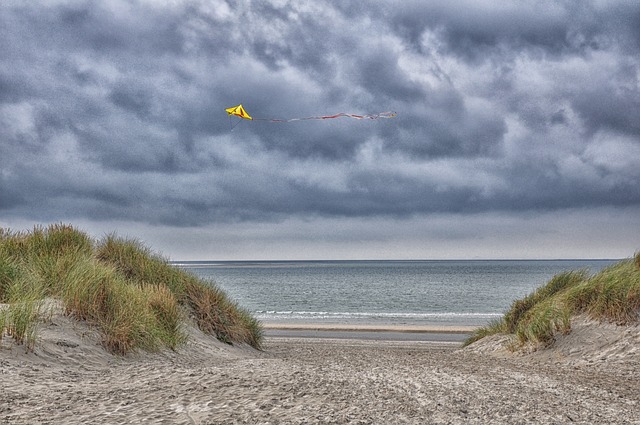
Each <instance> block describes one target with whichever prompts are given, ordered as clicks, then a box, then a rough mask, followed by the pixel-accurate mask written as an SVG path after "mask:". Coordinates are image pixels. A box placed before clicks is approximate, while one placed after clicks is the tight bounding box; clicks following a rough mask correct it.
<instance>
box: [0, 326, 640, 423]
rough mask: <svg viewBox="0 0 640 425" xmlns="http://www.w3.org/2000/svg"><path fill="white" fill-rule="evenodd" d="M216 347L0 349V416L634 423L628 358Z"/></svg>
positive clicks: (295, 343) (421, 348)
mask: <svg viewBox="0 0 640 425" xmlns="http://www.w3.org/2000/svg"><path fill="white" fill-rule="evenodd" d="M216 349H217V348H216ZM220 353H221V354H220V355H216V354H215V353H214V354H213V355H211V352H209V354H206V353H205V354H206V355H203V354H198V355H193V353H190V352H187V353H181V354H178V355H173V354H172V355H153V356H151V357H145V358H133V359H126V360H120V361H114V360H108V361H107V362H106V363H104V364H100V363H99V362H93V363H91V364H89V365H85V366H83V365H82V362H80V363H73V362H68V363H66V362H64V361H63V362H52V361H48V360H47V361H42V362H39V361H38V359H36V360H34V359H33V358H28V359H25V358H23V357H20V356H13V357H12V356H6V355H5V356H3V357H2V356H0V379H1V381H0V382H1V384H0V423H12V424H13V423H15V424H35V423H65V424H80V423H110V424H118V423H123V424H124V423H176V424H242V423H247V424H267V423H269V424H303V423H304V424H316V423H317V424H321V423H322V424H326V423H353V424H389V423H395V424H402V423H408V424H428V423H442V424H445V423H447V424H458V423H460V424H462V423H465V424H467V423H482V424H485V423H494V424H495V423H504V424H514V423H536V424H540V423H585V424H587V423H588V424H597V423H602V424H605V423H606V424H627V423H628V424H631V423H640V384H639V383H640V380H639V379H640V373H639V372H638V371H639V370H640V368H638V365H637V364H629V363H625V364H624V365H618V366H616V367H615V368H613V367H604V366H602V365H601V366H597V367H596V366H594V365H578V366H576V365H574V366H571V365H566V364H565V365H556V364H554V363H553V362H551V361H548V360H545V361H539V362H534V361H532V360H531V359H530V358H521V357H519V358H502V357H494V356H490V355H487V354H482V353H475V352H470V351H459V350H458V349H457V345H453V344H441V343H424V342H379V341H375V342H374V341H360V340H322V339H302V338H299V339H296V338H269V339H268V340H267V344H266V352H264V353H255V352H251V351H247V350H244V351H240V352H233V353H231V354H229V353H228V352H227V351H223V350H222V351H220ZM612 371H613V372H612Z"/></svg>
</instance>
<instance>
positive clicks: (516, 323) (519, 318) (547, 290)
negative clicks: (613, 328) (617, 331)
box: [465, 253, 640, 346]
mask: <svg viewBox="0 0 640 425" xmlns="http://www.w3.org/2000/svg"><path fill="white" fill-rule="evenodd" d="M581 313H586V314H588V315H589V316H590V317H591V318H593V319H596V320H603V321H609V322H614V323H618V324H631V323H637V322H638V321H640V253H636V255H635V257H634V258H633V259H631V260H623V261H621V262H619V263H617V264H614V265H612V266H610V267H608V268H606V269H604V270H602V271H600V272H599V273H598V274H596V275H594V276H589V275H588V274H587V272H586V271H584V270H580V271H569V272H564V273H560V274H558V275H556V276H554V277H553V278H552V279H551V280H550V281H549V282H548V283H547V284H546V285H544V286H542V287H541V288H539V289H537V290H536V291H534V292H533V293H531V294H529V295H527V296H526V297H524V298H523V299H521V300H516V301H514V302H513V304H512V305H511V308H510V309H509V310H508V311H507V312H506V313H505V315H504V316H503V317H502V318H501V319H500V320H498V321H496V322H494V323H491V324H489V325H488V326H485V327H482V328H479V329H478V330H476V331H475V332H474V334H473V335H472V336H471V337H470V338H469V339H468V340H467V341H465V345H469V344H471V343H473V342H475V341H477V340H479V339H482V338H484V337H485V336H489V335H494V334H498V333H501V334H512V335H514V336H515V340H516V341H517V343H518V345H520V346H521V345H524V344H526V343H533V344H540V345H543V346H547V345H550V344H552V343H553V342H554V341H555V335H557V334H558V333H565V334H566V333H569V332H570V331H571V317H572V316H574V315H577V314H581Z"/></svg>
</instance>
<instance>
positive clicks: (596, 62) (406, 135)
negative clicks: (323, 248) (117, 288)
mask: <svg viewBox="0 0 640 425" xmlns="http://www.w3.org/2000/svg"><path fill="white" fill-rule="evenodd" d="M0 12H1V13H0V40H2V41H0V55H1V56H2V57H3V61H2V63H1V64H0V124H1V125H0V189H1V192H0V211H2V214H3V217H6V219H7V220H8V219H9V218H11V219H14V220H17V219H32V220H39V221H44V222H47V221H59V220H102V221H108V220H121V221H127V222H128V221H133V222H141V223H142V222H144V223H150V224H153V225H169V226H205V225H209V224H211V223H234V222H255V223H261V222H272V221H274V220H275V221H278V220H287V219H290V218H292V217H296V218H300V219H305V218H306V219H314V218H318V217H323V219H327V220H329V219H334V218H335V219H337V218H341V217H350V218H358V217H361V218H364V217H368V218H372V219H373V218H376V217H380V218H383V217H386V218H387V219H392V218H400V219H403V220H404V219H407V218H408V217H422V216H428V215H430V214H462V215H464V214H484V213H493V212H501V213H505V212H510V211H511V212H514V213H518V214H519V213H527V212H531V211H537V212H539V211H556V210H563V209H571V208H630V207H637V206H638V204H640V189H639V188H640V184H639V183H640V127H639V124H638V119H637V117H638V111H640V85H639V83H638V81H639V79H640V59H639V57H640V56H638V53H640V48H639V47H640V30H639V29H638V28H640V6H638V5H636V4H635V3H633V2H621V3H617V4H607V3H601V2H595V1H594V2H580V3H576V2H571V1H566V2H555V1H548V2H547V1H543V2H539V1H536V2H533V1H532V2H520V3H518V4H511V5H504V4H503V3H502V2H494V1H467V2H463V3H460V2H456V3H452V4H447V3H425V2H420V1H405V2H402V3H400V2H398V3H397V4H389V3H385V4H372V5H368V6H367V7H363V5H362V4H361V3H360V2H344V1H341V2H275V1H274V2H268V1H254V2H249V1H244V2H233V3H226V2H222V1H219V2H200V1H195V0H194V1H186V0H185V1H182V2H173V3H171V4H164V3H161V2H160V3H156V2H151V1H140V2H127V1H115V0H114V1H106V2H94V1H60V2H27V3H24V2H18V1H6V2H3V3H2V4H1V5H0ZM241 102H242V103H243V104H244V105H245V107H246V108H247V110H248V111H249V113H251V114H253V115H254V116H255V117H257V118H292V117H305V116H313V115H325V114H334V113H338V112H353V113H377V112H382V111H387V110H394V111H397V112H398V116H397V117H396V118H394V119H388V120H376V121H372V120H363V121H357V120H352V119H349V118H340V119H336V120H326V121H303V122H294V123H270V122H264V121H254V122H241V123H239V124H238V125H237V126H236V127H235V128H234V129H233V131H231V127H232V126H233V125H235V124H237V123H236V122H234V121H233V119H231V120H230V119H229V118H228V117H227V116H226V114H225V113H224V108H226V107H228V106H232V105H235V104H237V103H241Z"/></svg>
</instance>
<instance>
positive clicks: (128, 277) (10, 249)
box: [0, 224, 262, 355]
mask: <svg viewBox="0 0 640 425" xmlns="http://www.w3.org/2000/svg"><path fill="white" fill-rule="evenodd" d="M47 298H54V299H58V300H60V301H62V303H63V305H64V309H65V312H66V314H68V315H70V316H73V317H75V318H77V319H78V320H84V321H86V322H88V323H89V324H91V325H93V326H96V327H97V328H99V329H100V331H101V333H102V335H103V340H102V343H103V345H104V346H105V348H106V349H107V350H109V351H110V352H112V353H114V354H123V355H124V354H126V353H128V352H131V351H135V350H139V349H141V350H147V351H155V350H158V349H162V348H170V349H175V348H177V347H178V346H180V345H181V344H183V343H184V342H185V341H186V339H187V336H186V334H185V333H184V324H185V323H186V322H187V321H189V320H193V321H194V322H195V323H196V324H197V326H198V327H199V328H200V329H201V330H203V331H204V332H206V333H209V334H211V335H213V336H215V337H216V338H218V339H219V340H221V341H224V342H226V343H229V344H234V343H242V344H249V345H251V346H253V347H255V348H260V345H261V342H262V328H261V326H260V323H259V322H258V321H257V320H256V319H254V318H253V317H252V316H251V315H250V314H249V313H248V312H246V311H244V310H243V309H242V308H240V307H239V306H238V305H237V304H235V303H234V302H232V301H231V300H229V299H228V297H227V296H226V295H225V294H224V293H223V292H222V291H221V290H220V289H218V288H217V287H216V286H215V285H214V284H213V283H212V282H206V281H202V280H200V279H198V278H197V277H195V276H194V275H192V274H190V273H188V272H186V271H184V270H181V269H178V268H176V267H173V266H171V265H170V264H169V262H168V261H167V260H165V259H163V258H162V257H160V256H159V255H156V254H154V253H152V252H151V250H150V249H149V248H147V247H145V246H143V245H142V244H141V243H139V242H138V241H135V240H127V239H121V238H118V237H117V236H115V235H109V236H107V237H105V238H104V239H103V240H101V241H94V240H92V239H91V238H90V237H89V236H87V235H86V234H85V233H83V232H81V231H79V230H77V229H75V228H73V227H72V226H68V225H63V224H57V225H52V226H49V227H47V228H41V227H36V228H35V229H34V230H33V231H32V232H12V231H10V230H8V229H0V303H3V308H1V309H0V338H2V336H3V335H4V334H7V335H11V336H12V337H13V341H14V342H17V343H19V344H25V346H26V347H27V349H28V350H29V349H32V348H33V346H34V344H35V341H36V332H37V324H38V323H39V321H40V320H41V318H42V314H43V311H42V305H43V301H44V300H45V299H47Z"/></svg>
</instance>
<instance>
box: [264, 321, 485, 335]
mask: <svg viewBox="0 0 640 425" xmlns="http://www.w3.org/2000/svg"><path fill="white" fill-rule="evenodd" d="M262 327H263V328H264V329H265V330H283V331H333V332H398V333H442V334H470V333H472V332H473V331H475V330H476V329H478V327H479V326H422V325H358V324H338V323H273V322H265V323H263V324H262Z"/></svg>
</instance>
